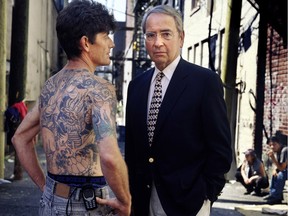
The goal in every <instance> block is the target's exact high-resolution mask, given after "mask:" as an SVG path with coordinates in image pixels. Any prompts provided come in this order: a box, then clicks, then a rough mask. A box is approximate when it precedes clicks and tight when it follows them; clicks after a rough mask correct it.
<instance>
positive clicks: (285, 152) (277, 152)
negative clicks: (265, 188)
mask: <svg viewBox="0 0 288 216" xmlns="http://www.w3.org/2000/svg"><path fill="white" fill-rule="evenodd" d="M269 146H270V149H269V151H268V152H267V155H268V156H269V158H271V161H272V163H273V164H274V165H275V169H274V170H273V174H272V179H271V186H270V194H269V196H268V197H266V200H267V203H268V204H270V205H273V204H281V203H282V199H283V189H284V186H285V181H286V180H287V163H288V147H287V146H284V145H282V143H281V142H280V140H279V139H278V138H277V137H275V136H274V137H271V139H270V141H269Z"/></svg>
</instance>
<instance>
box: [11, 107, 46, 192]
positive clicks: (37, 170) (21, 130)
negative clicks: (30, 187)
mask: <svg viewBox="0 0 288 216" xmlns="http://www.w3.org/2000/svg"><path fill="white" fill-rule="evenodd" d="M39 130H40V125H39V109H38V103H37V104H36V106H35V107H34V108H33V109H32V111H31V112H29V113H28V114H27V115H26V116H25V118H24V119H23V121H22V123H21V124H20V125H19V127H18V129H17V130H16V132H15V134H14V136H13V138H12V143H13V145H14V147H15V149H16V152H17V155H18V157H19V160H20V162H21V164H22V166H23V167H24V169H25V170H26V171H27V173H28V174H29V176H30V177H31V178H32V180H33V181H34V182H35V184H36V185H37V186H38V187H39V188H40V189H41V190H42V191H43V187H44V185H45V176H44V173H43V170H42V169H41V166H40V165H39V162H38V158H37V154H36V151H35V144H36V142H35V136H36V135H37V134H38V133H39Z"/></svg>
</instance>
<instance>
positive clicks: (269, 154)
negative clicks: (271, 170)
mask: <svg viewBox="0 0 288 216" xmlns="http://www.w3.org/2000/svg"><path fill="white" fill-rule="evenodd" d="M267 155H268V156H269V157H270V158H271V159H273V158H274V159H275V155H274V152H273V151H272V149H269V150H268V152H267Z"/></svg>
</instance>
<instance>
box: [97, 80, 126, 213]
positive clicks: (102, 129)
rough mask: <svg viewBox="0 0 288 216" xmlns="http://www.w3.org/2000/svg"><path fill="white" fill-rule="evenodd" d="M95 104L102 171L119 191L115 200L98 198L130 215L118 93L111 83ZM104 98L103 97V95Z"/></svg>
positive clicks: (101, 201)
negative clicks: (120, 143)
mask: <svg viewBox="0 0 288 216" xmlns="http://www.w3.org/2000/svg"><path fill="white" fill-rule="evenodd" d="M97 98H98V101H96V102H95V105H94V108H93V127H94V131H95V136H96V142H97V144H98V148H99V154H100V160H101V168H102V172H103V174H104V176H105V178H106V180H107V182H108V184H109V186H110V187H111V189H112V191H113V192H114V194H115V195H116V198H117V199H116V200H101V199H98V200H97V201H98V202H99V203H101V204H107V205H110V206H111V207H113V208H114V209H115V211H116V212H117V213H118V215H130V209H131V196H130V192H129V185H128V172H127V167H126V164H125V162H124V160H123V157H122V155H121V153H120V150H119V147H118V144H117V138H116V125H115V123H116V97H115V90H114V88H113V87H112V86H111V85H110V84H109V86H106V87H105V88H103V89H102V90H100V91H99V92H98V94H97ZM100 98H101V99H100Z"/></svg>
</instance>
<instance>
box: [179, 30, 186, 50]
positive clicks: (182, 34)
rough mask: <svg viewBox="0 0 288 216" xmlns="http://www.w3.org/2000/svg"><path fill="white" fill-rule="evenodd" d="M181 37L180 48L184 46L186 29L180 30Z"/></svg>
mask: <svg viewBox="0 0 288 216" xmlns="http://www.w3.org/2000/svg"><path fill="white" fill-rule="evenodd" d="M179 37H180V48H182V47H183V44H184V37H185V32H184V31H182V32H180V33H179Z"/></svg>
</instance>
